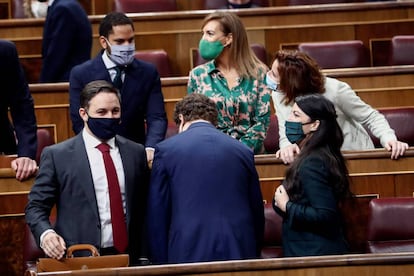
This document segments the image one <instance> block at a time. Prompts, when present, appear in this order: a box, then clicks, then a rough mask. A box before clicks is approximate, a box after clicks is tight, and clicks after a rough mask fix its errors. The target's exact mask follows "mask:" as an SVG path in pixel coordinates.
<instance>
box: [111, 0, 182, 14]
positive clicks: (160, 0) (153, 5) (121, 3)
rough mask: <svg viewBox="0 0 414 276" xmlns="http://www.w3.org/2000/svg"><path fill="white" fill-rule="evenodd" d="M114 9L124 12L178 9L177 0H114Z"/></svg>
mask: <svg viewBox="0 0 414 276" xmlns="http://www.w3.org/2000/svg"><path fill="white" fill-rule="evenodd" d="M114 10H115V11H117V12H123V13H132V12H157V11H176V10H177V3H176V0H114Z"/></svg>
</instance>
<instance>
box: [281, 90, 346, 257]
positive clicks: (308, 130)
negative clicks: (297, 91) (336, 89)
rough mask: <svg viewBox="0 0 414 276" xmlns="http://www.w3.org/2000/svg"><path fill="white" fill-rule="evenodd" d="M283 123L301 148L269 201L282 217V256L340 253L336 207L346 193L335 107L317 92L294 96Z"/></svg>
mask: <svg viewBox="0 0 414 276" xmlns="http://www.w3.org/2000/svg"><path fill="white" fill-rule="evenodd" d="M285 127H286V136H287V138H288V139H289V141H290V142H291V143H297V145H298V146H299V147H300V149H301V151H300V153H299V155H298V156H297V158H296V159H295V160H294V162H293V163H292V164H291V166H290V167H289V169H288V170H287V172H286V179H285V181H284V182H283V184H282V185H280V186H279V187H278V188H277V189H276V191H275V195H274V199H273V207H274V209H275V211H276V212H277V213H278V214H280V215H281V216H282V217H283V230H282V233H283V234H282V241H283V253H284V256H286V257H293V256H310V255H329V254H345V253H347V252H348V250H347V242H346V239H345V235H344V231H343V227H342V226H343V222H342V218H341V213H340V209H339V206H338V205H339V202H340V201H341V200H343V199H344V198H346V197H347V196H349V195H351V193H350V191H349V181H348V171H347V168H346V164H345V160H344V158H343V156H342V154H341V150H340V149H341V145H342V143H343V139H344V138H343V134H342V131H341V128H340V127H339V125H338V123H337V121H336V112H335V108H334V105H333V104H332V102H330V101H329V100H328V99H326V98H325V97H323V96H321V95H319V94H310V95H306V96H300V97H297V98H296V99H295V104H294V105H293V107H292V111H291V113H290V116H289V118H288V120H287V121H286V124H285Z"/></svg>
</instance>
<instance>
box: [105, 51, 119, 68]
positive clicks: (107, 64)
mask: <svg viewBox="0 0 414 276" xmlns="http://www.w3.org/2000/svg"><path fill="white" fill-rule="evenodd" d="M102 60H103V62H104V64H105V67H106V69H111V68H114V67H116V64H115V63H114V62H113V61H112V60H111V59H110V58H109V57H108V54H107V53H106V50H104V51H103V52H102Z"/></svg>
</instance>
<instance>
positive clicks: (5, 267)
mask: <svg viewBox="0 0 414 276" xmlns="http://www.w3.org/2000/svg"><path fill="white" fill-rule="evenodd" d="M25 224H26V222H25V219H24V214H15V215H7V216H5V215H3V216H0V256H1V258H0V274H1V275H23V273H24V270H23V237H24V230H25Z"/></svg>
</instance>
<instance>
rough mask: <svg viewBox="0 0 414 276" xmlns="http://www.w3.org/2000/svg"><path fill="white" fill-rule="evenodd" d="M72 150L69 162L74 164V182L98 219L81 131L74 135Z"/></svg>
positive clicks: (96, 204) (93, 188) (93, 189)
mask: <svg viewBox="0 0 414 276" xmlns="http://www.w3.org/2000/svg"><path fill="white" fill-rule="evenodd" d="M75 149H76V150H75ZM73 151H74V153H73V155H72V156H73V160H71V162H72V164H74V165H75V166H74V170H75V171H76V173H77V178H76V179H75V181H76V182H77V183H74V184H75V185H78V186H79V187H80V189H83V190H84V192H85V196H86V198H88V202H89V204H90V207H91V210H93V212H94V213H95V214H96V216H97V217H98V219H99V212H98V203H97V202H96V196H95V187H94V184H93V179H92V173H91V169H90V165H89V159H88V155H87V153H86V149H85V143H84V142H83V138H82V132H80V133H79V134H78V135H77V136H76V139H75V142H74V149H73Z"/></svg>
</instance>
